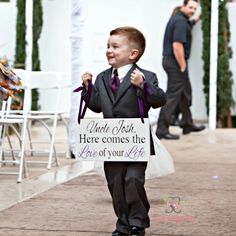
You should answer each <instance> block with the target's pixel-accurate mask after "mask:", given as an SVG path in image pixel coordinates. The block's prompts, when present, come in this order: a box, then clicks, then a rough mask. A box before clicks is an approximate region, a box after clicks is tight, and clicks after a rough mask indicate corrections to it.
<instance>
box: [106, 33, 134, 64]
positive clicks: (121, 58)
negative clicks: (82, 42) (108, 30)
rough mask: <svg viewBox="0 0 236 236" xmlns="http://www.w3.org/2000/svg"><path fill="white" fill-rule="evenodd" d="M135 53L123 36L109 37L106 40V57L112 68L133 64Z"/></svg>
mask: <svg viewBox="0 0 236 236" xmlns="http://www.w3.org/2000/svg"><path fill="white" fill-rule="evenodd" d="M137 53H138V52H137V50H136V49H132V48H131V46H130V43H129V41H128V39H127V37H126V36H125V35H111V36H110V38H109V39H108V43H107V51H106V56H107V61H108V64H109V65H111V66H112V67H115V68H119V67H121V66H124V65H127V64H131V63H133V62H134V59H135V58H136V54H137Z"/></svg>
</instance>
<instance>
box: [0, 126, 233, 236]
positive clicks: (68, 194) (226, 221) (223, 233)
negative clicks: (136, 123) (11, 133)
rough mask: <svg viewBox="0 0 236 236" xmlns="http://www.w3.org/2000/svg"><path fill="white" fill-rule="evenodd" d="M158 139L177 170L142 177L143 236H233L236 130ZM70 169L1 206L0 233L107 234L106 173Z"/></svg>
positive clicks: (111, 219)
mask: <svg viewBox="0 0 236 236" xmlns="http://www.w3.org/2000/svg"><path fill="white" fill-rule="evenodd" d="M172 131H174V132H175V133H179V134H181V130H180V129H178V128H174V129H173V130H172ZM162 143H163V144H164V145H165V146H166V148H167V149H168V151H169V152H170V153H171V155H172V156H173V159H174V162H175V168H176V172H175V173H174V174H172V175H169V176H166V177H162V178H157V179H151V180H147V181H146V190H147V194H148V197H149V200H150V205H151V209H150V218H151V227H150V228H149V229H147V232H146V235H150V236H155V235H158V236H168V235H173V236H187V235H188V236H190V235H191V236H208V235H211V236H218V235H219V236H235V235H236V224H235V221H236V205H235V199H236V184H235V183H236V174H235V173H236V129H228V130H226V129H217V130H216V131H210V130H205V131H203V132H201V133H192V134H190V135H186V136H183V135H181V139H180V140H176V141H173V140H171V141H168V140H163V141H162ZM70 165H71V168H69V169H70V173H73V171H72V170H73V165H77V167H79V166H80V165H81V163H71V164H70ZM63 168H64V172H65V168H66V167H63ZM82 169H83V168H82ZM74 171H75V173H74V174H73V177H71V178H69V179H67V180H66V179H64V180H63V181H60V183H56V184H55V185H54V187H52V186H51V187H52V188H51V187H50V188H48V189H47V190H46V191H41V192H40V193H38V194H34V195H33V196H28V197H27V199H26V200H24V201H22V202H18V203H17V204H15V205H12V206H11V207H9V208H6V209H3V210H2V211H0V236H23V235H24V236H64V235H65V236H95V235H99V236H108V235H109V236H110V235H111V232H112V231H113V230H114V228H115V221H116V217H115V215H114V212H113V209H112V205H111V199H110V195H109V193H108V190H107V187H106V182H105V180H104V178H103V177H101V176H97V175H94V174H93V173H87V174H84V173H82V171H81V172H80V171H78V169H77V170H76V168H74ZM76 171H77V172H76ZM44 175H46V174H44ZM42 176H43V175H42ZM76 176H77V177H76ZM0 178H1V177H0ZM44 179H45V178H44ZM31 181H32V180H31ZM45 181H47V179H45ZM22 184H27V181H25V182H24V183H21V184H20V185H18V186H21V185H22ZM39 187H40V186H34V188H39ZM6 194H7V193H6ZM171 203H172V208H171V207H170V204H171ZM173 203H174V204H175V205H173ZM173 206H175V207H173ZM177 206H178V207H177Z"/></svg>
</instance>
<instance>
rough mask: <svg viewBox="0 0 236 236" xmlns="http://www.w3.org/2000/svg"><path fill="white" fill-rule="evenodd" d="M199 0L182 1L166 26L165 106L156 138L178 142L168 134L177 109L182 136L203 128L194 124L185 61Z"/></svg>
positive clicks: (188, 55)
mask: <svg viewBox="0 0 236 236" xmlns="http://www.w3.org/2000/svg"><path fill="white" fill-rule="evenodd" d="M198 4H199V3H198V0H184V2H183V5H182V6H181V8H180V11H179V12H177V13H176V14H175V15H173V16H172V17H171V18H170V20H169V22H168V24H167V27H166V30H165V36H164V44H163V61H162V65H163V68H164V70H165V71H166V73H167V76H168V82H167V91H166V93H167V97H168V99H167V103H166V105H165V106H163V107H162V108H161V111H160V115H159V119H158V124H157V131H156V135H157V137H158V138H159V139H162V138H164V139H179V136H178V135H175V134H171V133H170V132H169V126H170V122H171V116H172V114H173V113H174V112H175V110H176V108H177V107H178V106H179V108H180V111H181V114H182V122H181V127H182V128H183V134H189V133H190V132H198V131H202V130H203V129H205V126H203V125H202V126H196V125H194V124H193V120H192V113H191V110H190V106H191V104H192V89H191V84H190V80H189V73H188V59H189V57H190V51H191V42H192V33H191V29H192V22H191V21H189V19H190V18H191V17H192V16H193V15H194V13H195V12H196V10H197V7H198Z"/></svg>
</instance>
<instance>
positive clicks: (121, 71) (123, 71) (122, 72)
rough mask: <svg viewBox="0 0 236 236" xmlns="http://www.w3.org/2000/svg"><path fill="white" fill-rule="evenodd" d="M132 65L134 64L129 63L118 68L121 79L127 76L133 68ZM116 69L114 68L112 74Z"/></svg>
mask: <svg viewBox="0 0 236 236" xmlns="http://www.w3.org/2000/svg"><path fill="white" fill-rule="evenodd" d="M132 66H133V64H128V65H125V66H121V67H119V68H117V71H118V76H119V79H123V78H124V77H125V76H126V74H127V73H128V72H129V70H130V69H131V68H132ZM114 70H115V68H113V69H112V74H113V72H114Z"/></svg>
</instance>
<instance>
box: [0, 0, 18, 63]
mask: <svg viewBox="0 0 236 236" xmlns="http://www.w3.org/2000/svg"><path fill="white" fill-rule="evenodd" d="M0 29H1V30H0V57H4V56H6V57H7V58H8V59H9V62H10V64H11V65H12V64H13V62H14V55H15V40H16V37H15V36H16V30H15V29H16V7H15V2H14V1H12V2H8V3H0Z"/></svg>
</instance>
